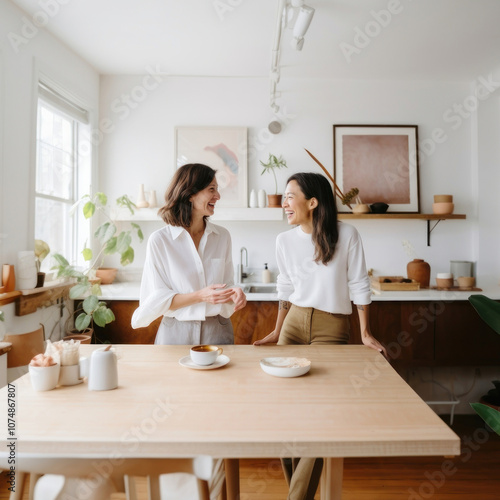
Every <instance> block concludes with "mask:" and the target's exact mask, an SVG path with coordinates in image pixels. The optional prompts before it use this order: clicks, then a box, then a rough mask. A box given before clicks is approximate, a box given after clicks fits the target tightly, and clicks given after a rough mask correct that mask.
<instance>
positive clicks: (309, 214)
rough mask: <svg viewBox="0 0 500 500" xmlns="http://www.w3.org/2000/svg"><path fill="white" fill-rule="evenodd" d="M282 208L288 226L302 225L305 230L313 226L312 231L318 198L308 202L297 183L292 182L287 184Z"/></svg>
mask: <svg viewBox="0 0 500 500" xmlns="http://www.w3.org/2000/svg"><path fill="white" fill-rule="evenodd" d="M282 206H283V208H284V210H285V214H286V218H287V220H288V224H300V225H301V226H303V229H305V228H306V227H307V226H311V229H312V218H313V211H314V208H315V207H316V206H317V201H316V198H311V199H310V200H307V199H306V197H305V196H304V193H303V192H302V190H301V189H300V187H299V185H298V183H297V181H290V182H289V183H288V184H287V186H286V189H285V196H284V198H283V203H282ZM307 232H309V231H307Z"/></svg>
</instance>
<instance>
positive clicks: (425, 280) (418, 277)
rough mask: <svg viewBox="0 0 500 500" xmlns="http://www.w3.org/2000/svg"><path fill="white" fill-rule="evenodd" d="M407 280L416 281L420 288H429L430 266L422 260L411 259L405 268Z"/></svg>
mask: <svg viewBox="0 0 500 500" xmlns="http://www.w3.org/2000/svg"><path fill="white" fill-rule="evenodd" d="M406 272H407V274H408V278H409V279H412V280H415V281H418V282H419V283H420V287H421V288H425V287H428V286H429V283H430V281H431V266H430V265H429V264H428V263H427V262H425V261H424V260H423V259H413V260H412V261H411V262H408V265H407V266H406Z"/></svg>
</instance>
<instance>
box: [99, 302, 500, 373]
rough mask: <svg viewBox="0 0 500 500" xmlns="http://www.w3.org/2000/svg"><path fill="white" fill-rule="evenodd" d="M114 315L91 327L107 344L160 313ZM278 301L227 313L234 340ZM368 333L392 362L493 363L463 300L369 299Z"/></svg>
mask: <svg viewBox="0 0 500 500" xmlns="http://www.w3.org/2000/svg"><path fill="white" fill-rule="evenodd" d="M108 305H109V307H111V309H112V310H113V312H114V314H115V317H116V320H115V321H114V322H113V323H110V324H109V325H107V326H106V328H96V334H97V338H98V339H100V340H101V341H109V342H111V343H113V344H152V343H154V339H155V336H156V332H157V330H158V326H159V324H160V319H157V320H156V321H154V322H153V323H152V324H151V325H150V326H148V327H146V328H138V329H137V330H134V329H132V327H131V326H130V322H131V319H132V314H133V312H134V310H135V309H136V308H137V307H138V305H139V302H138V301H132V300H114V301H111V302H109V303H108ZM353 311H354V312H353V314H352V316H351V339H350V343H352V344H360V343H361V336H360V331H359V321H358V315H357V312H356V308H355V307H353ZM277 314H278V302H269V301H256V302H248V303H247V305H246V307H245V308H243V309H242V310H240V311H237V312H236V313H234V314H233V315H232V316H231V321H232V323H233V328H234V339H235V343H236V344H252V343H253V342H254V341H255V340H257V339H261V338H263V337H265V336H266V335H267V334H268V333H270V332H271V331H272V330H273V329H274V326H275V324H276V316H277ZM370 326H371V330H372V333H373V335H374V336H375V337H376V338H377V339H378V340H380V341H381V342H382V343H383V344H384V345H385V347H386V349H387V350H388V353H389V356H390V359H391V363H392V364H393V365H394V366H395V367H407V366H424V365H426V366H443V365H457V366H458V365H473V366H484V365H498V363H499V361H500V335H498V334H496V333H495V332H494V331H493V330H492V329H491V328H489V327H488V326H487V325H486V324H485V323H484V322H483V320H482V319H481V318H480V317H479V315H478V314H477V313H476V311H475V310H474V308H473V307H472V306H471V305H470V304H469V302H468V301H466V300H460V301H450V302H445V301H413V302H412V301H393V302H384V301H376V302H372V304H371V306H370Z"/></svg>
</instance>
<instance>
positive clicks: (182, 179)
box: [132, 163, 246, 345]
mask: <svg viewBox="0 0 500 500" xmlns="http://www.w3.org/2000/svg"><path fill="white" fill-rule="evenodd" d="M215 173H216V172H215V170H213V169H212V168H210V167H208V166H206V165H202V164H199V163H193V164H187V165H184V166H182V167H180V168H178V169H177V170H176V172H175V174H174V177H173V179H172V181H171V183H170V185H169V187H168V189H167V191H166V193H165V204H164V206H163V207H161V208H160V210H159V211H158V213H159V215H160V216H161V218H162V219H163V220H164V222H165V223H166V225H165V226H164V227H163V228H161V229H159V230H157V231H155V232H154V233H153V234H152V235H151V236H150V238H149V240H148V246H147V252H146V260H145V263H144V270H143V275H142V281H141V291H140V303H139V308H138V309H136V311H135V312H134V315H133V316H132V327H133V328H139V327H144V326H147V325H149V324H150V323H151V322H152V321H154V320H155V319H156V318H158V317H160V316H163V319H162V322H161V324H160V327H159V329H158V333H157V335H156V339H155V343H156V344H190V345H192V344H233V343H234V334H233V328H232V325H231V320H230V316H231V314H232V313H233V312H234V311H237V310H238V309H241V308H242V307H244V306H245V305H246V297H245V294H244V293H243V291H242V290H241V288H237V287H235V288H231V285H232V284H233V283H234V269H233V261H232V250H231V237H230V235H229V232H228V231H227V229H225V228H223V227H220V226H216V225H215V224H212V223H211V222H210V221H209V220H208V219H209V217H210V216H211V215H213V214H214V211H215V205H216V203H217V201H218V200H219V199H220V194H219V190H218V186H217V180H216V178H215Z"/></svg>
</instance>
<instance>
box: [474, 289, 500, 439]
mask: <svg viewBox="0 0 500 500" xmlns="http://www.w3.org/2000/svg"><path fill="white" fill-rule="evenodd" d="M469 302H470V303H471V304H472V306H473V307H474V309H475V310H476V311H477V312H478V314H479V316H481V318H482V319H483V320H484V321H485V323H486V324H487V325H488V326H489V327H491V328H493V330H494V331H495V332H496V333H498V334H499V335H500V303H499V302H495V301H494V300H492V299H490V298H488V297H486V296H485V295H471V296H470V297H469ZM493 384H494V386H495V389H491V390H490V391H489V392H488V394H486V395H484V396H483V397H482V398H481V400H480V402H479V403H471V406H472V408H474V410H475V411H476V413H477V414H478V415H479V416H480V417H481V418H482V419H483V420H484V421H485V422H486V423H487V424H488V425H489V426H490V427H491V428H492V429H493V430H494V431H495V432H496V433H497V434H498V435H500V411H499V409H500V408H499V407H500V381H498V380H495V381H493Z"/></svg>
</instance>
